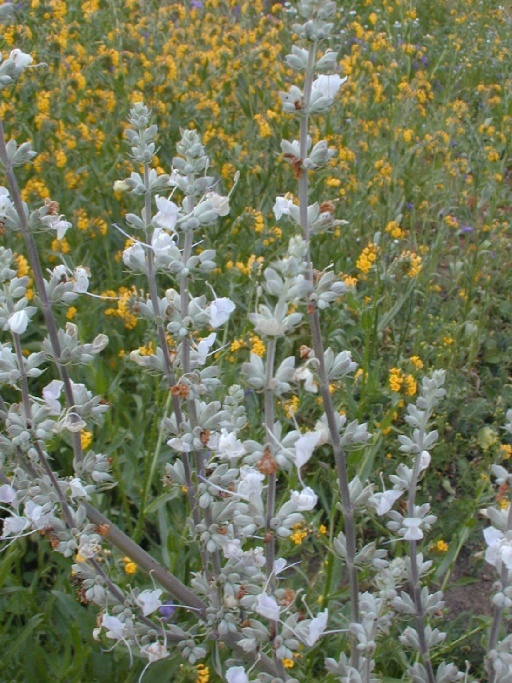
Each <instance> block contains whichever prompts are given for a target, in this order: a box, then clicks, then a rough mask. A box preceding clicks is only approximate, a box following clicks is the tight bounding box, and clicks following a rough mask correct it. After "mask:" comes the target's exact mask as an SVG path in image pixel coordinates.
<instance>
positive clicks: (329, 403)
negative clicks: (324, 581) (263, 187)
mask: <svg viewBox="0 0 512 683" xmlns="http://www.w3.org/2000/svg"><path fill="white" fill-rule="evenodd" d="M316 47H317V45H316V43H313V44H312V45H311V46H310V48H309V53H308V67H307V69H306V78H305V83H304V95H303V97H304V105H303V106H304V110H305V112H307V108H308V106H309V101H310V98H311V86H312V82H313V75H314V68H313V67H314V63H315V55H316ZM308 127H309V116H308V114H307V113H303V115H302V117H301V119H300V139H299V144H300V155H301V159H305V158H306V156H307V141H308ZM308 198H309V182H308V172H307V171H306V170H305V169H301V173H300V177H299V204H300V207H299V211H300V222H301V227H302V229H303V231H304V236H305V240H306V243H307V256H306V260H307V272H306V278H307V279H308V280H309V281H310V282H311V283H313V281H314V272H313V265H312V262H311V251H310V250H311V238H310V231H309V226H308ZM308 316H309V324H310V329H311V336H312V343H313V349H314V352H315V357H316V359H317V363H318V365H317V372H318V376H319V380H320V387H319V389H320V394H321V396H322V400H323V404H324V410H325V414H326V417H327V424H328V427H329V432H330V435H331V441H332V447H333V453H334V460H335V463H336V471H337V475H338V483H339V487H340V498H341V505H342V509H343V523H344V531H345V537H346V539H347V575H348V583H349V593H350V615H351V617H350V618H351V621H352V622H353V623H359V622H360V613H359V580H358V574H357V568H356V567H355V565H354V558H355V556H356V528H355V521H354V508H353V506H352V502H351V500H350V489H349V478H348V470H347V462H346V457H345V453H344V451H343V449H342V447H341V441H340V434H339V432H338V429H337V426H336V420H335V416H334V412H335V411H334V403H333V400H332V396H331V393H330V391H329V381H328V378H327V373H326V371H325V366H324V345H323V340H322V333H321V328H320V317H319V315H318V310H317V309H316V308H315V307H314V305H312V304H309V306H308ZM359 659H360V654H359V651H358V649H357V638H356V637H355V635H354V636H352V648H351V658H350V663H351V665H352V666H353V667H354V668H355V669H359Z"/></svg>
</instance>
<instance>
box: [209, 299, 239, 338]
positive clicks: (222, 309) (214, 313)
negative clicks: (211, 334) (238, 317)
mask: <svg viewBox="0 0 512 683" xmlns="http://www.w3.org/2000/svg"><path fill="white" fill-rule="evenodd" d="M235 308H236V306H235V304H234V303H233V302H232V301H231V299H228V298H227V297H225V296H224V297H221V298H220V299H214V301H212V303H211V304H210V308H209V313H210V325H211V326H212V327H213V329H214V330H215V329H216V328H217V327H220V326H221V325H224V323H225V322H227V321H228V320H229V316H230V315H231V313H233V311H234V310H235Z"/></svg>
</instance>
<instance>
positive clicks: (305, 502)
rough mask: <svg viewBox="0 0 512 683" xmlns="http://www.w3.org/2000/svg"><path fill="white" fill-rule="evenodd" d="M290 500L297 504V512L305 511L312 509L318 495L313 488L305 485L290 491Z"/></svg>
mask: <svg viewBox="0 0 512 683" xmlns="http://www.w3.org/2000/svg"><path fill="white" fill-rule="evenodd" d="M291 500H292V503H295V505H296V506H297V511H298V512H306V511H307V510H313V508H314V507H315V505H316V504H317V502H318V496H317V495H316V493H315V492H314V491H313V489H311V488H309V486H306V488H304V489H302V491H292V495H291Z"/></svg>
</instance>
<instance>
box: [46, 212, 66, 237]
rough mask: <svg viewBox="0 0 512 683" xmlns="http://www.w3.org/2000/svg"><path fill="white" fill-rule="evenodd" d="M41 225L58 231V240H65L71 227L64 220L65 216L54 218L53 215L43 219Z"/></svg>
mask: <svg viewBox="0 0 512 683" xmlns="http://www.w3.org/2000/svg"><path fill="white" fill-rule="evenodd" d="M41 223H42V224H43V225H44V226H45V227H46V228H50V230H56V231H57V239H58V240H61V239H63V237H64V235H65V234H66V232H67V231H68V230H69V228H70V227H71V223H69V221H66V220H64V216H53V215H52V214H48V215H46V216H44V217H43V218H41Z"/></svg>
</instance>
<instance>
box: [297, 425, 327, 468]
mask: <svg viewBox="0 0 512 683" xmlns="http://www.w3.org/2000/svg"><path fill="white" fill-rule="evenodd" d="M321 436H322V434H321V433H320V432H306V434H303V435H302V436H299V438H298V439H297V441H296V442H295V464H296V465H297V469H299V470H300V468H301V467H302V466H303V465H305V464H306V463H307V462H308V460H309V459H310V458H311V456H312V455H313V451H314V450H315V448H316V446H317V445H318V444H319V442H320V437H321Z"/></svg>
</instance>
